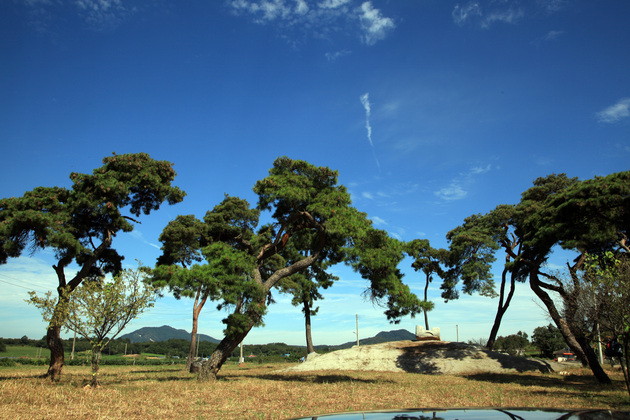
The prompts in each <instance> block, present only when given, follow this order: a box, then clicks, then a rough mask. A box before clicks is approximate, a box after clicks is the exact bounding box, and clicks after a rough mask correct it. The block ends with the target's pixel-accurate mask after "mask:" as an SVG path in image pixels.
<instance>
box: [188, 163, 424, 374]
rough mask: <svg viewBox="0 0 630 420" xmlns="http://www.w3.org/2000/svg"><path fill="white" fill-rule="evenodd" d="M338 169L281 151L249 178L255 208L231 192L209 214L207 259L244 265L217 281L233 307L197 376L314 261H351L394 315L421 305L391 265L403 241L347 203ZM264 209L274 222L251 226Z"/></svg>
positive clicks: (224, 302)
mask: <svg viewBox="0 0 630 420" xmlns="http://www.w3.org/2000/svg"><path fill="white" fill-rule="evenodd" d="M337 176H338V174H337V172H336V171H333V170H331V169H329V168H325V167H317V166H314V165H311V164H310V163H308V162H305V161H300V160H292V159H289V158H287V157H281V158H278V159H276V161H275V162H274V164H273V167H272V168H271V170H270V171H269V175H268V176H267V177H266V178H264V179H262V180H260V181H258V182H256V184H255V185H254V192H255V193H256V194H257V195H258V203H257V206H256V208H254V209H253V208H250V206H249V204H248V203H247V201H246V200H242V199H239V198H237V197H229V196H228V197H226V198H225V199H224V201H223V202H222V203H220V204H219V205H218V206H216V207H215V208H214V210H213V211H212V212H209V213H208V214H206V217H205V218H204V222H205V224H206V225H207V228H208V235H209V237H211V238H212V243H213V244H217V248H214V250H213V251H212V252H211V253H208V252H206V251H204V253H205V259H206V261H207V263H208V264H211V263H212V261H215V260H223V261H226V262H227V261H236V265H235V267H234V268H236V267H237V266H238V267H241V268H242V270H241V272H240V273H237V271H236V270H235V271H234V272H235V273H237V275H235V276H234V277H230V279H226V280H225V281H222V282H221V288H220V296H221V298H220V304H219V307H221V308H228V309H230V311H231V313H230V314H229V315H228V316H227V317H226V318H225V319H224V321H223V322H224V323H225V324H226V329H225V337H224V339H223V340H222V342H221V343H219V345H218V346H217V349H216V350H215V352H214V353H213V354H212V355H211V357H210V359H209V361H208V362H207V363H205V364H204V367H203V369H202V372H201V374H200V379H202V380H203V379H210V378H213V377H215V375H216V373H217V372H218V371H219V369H220V368H221V366H222V364H223V363H224V361H225V360H226V358H227V357H228V356H229V355H230V354H231V352H232V351H233V350H234V348H236V346H238V344H239V343H240V342H241V341H242V339H243V338H244V337H245V336H246V335H247V333H248V332H249V331H250V330H251V328H253V327H254V326H257V325H261V323H262V322H263V317H264V314H265V312H266V310H267V304H268V303H269V302H270V299H271V290H272V289H273V288H276V287H279V285H280V282H281V281H282V280H283V279H287V278H290V277H291V276H294V275H296V274H299V273H304V272H305V271H306V270H308V269H309V268H311V269H312V270H318V269H319V268H318V267H319V266H317V265H316V263H318V262H319V263H320V264H324V265H322V266H321V268H323V267H325V266H327V265H329V264H336V263H340V262H346V263H348V264H350V265H351V266H352V267H353V268H354V269H355V270H357V271H358V272H359V273H360V274H361V276H362V277H363V278H365V279H368V280H369V282H370V283H369V286H368V288H367V292H368V295H369V296H370V297H372V298H373V299H374V300H377V301H379V302H382V304H383V305H384V306H385V307H386V310H385V313H386V315H387V317H388V319H390V320H391V321H393V322H396V321H398V320H399V319H400V318H401V317H402V316H405V315H414V314H416V313H417V312H419V311H420V310H421V309H422V306H423V304H422V302H421V301H420V300H419V299H418V298H417V297H416V296H415V295H413V294H412V293H411V292H410V290H409V288H408V286H406V285H404V284H403V283H402V274H401V273H400V271H399V270H398V269H397V267H396V266H397V264H398V263H399V262H400V261H401V260H402V255H403V254H402V251H403V247H402V244H401V243H400V242H399V241H397V240H395V239H393V238H390V237H389V236H388V235H387V234H386V233H385V232H384V231H379V230H377V229H374V228H373V227H372V224H371V222H370V221H369V219H367V217H366V215H365V214H364V213H361V212H359V211H357V210H356V209H355V208H354V207H352V206H351V201H350V194H348V192H347V190H346V188H345V187H344V186H342V185H338V184H337ZM261 211H265V212H269V213H270V215H271V219H272V222H271V223H269V224H266V225H263V226H262V227H260V228H259V229H258V230H257V231H256V230H255V229H256V228H257V224H258V218H259V214H260V212H261ZM219 244H222V245H221V246H223V248H218V245H219ZM211 246H212V245H211ZM228 253H231V254H230V255H228ZM311 280H312V279H311Z"/></svg>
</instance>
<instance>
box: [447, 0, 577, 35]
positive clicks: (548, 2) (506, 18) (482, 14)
mask: <svg viewBox="0 0 630 420" xmlns="http://www.w3.org/2000/svg"><path fill="white" fill-rule="evenodd" d="M566 4H567V2H566V1H565V0H537V1H536V2H534V3H532V2H523V1H521V0H499V1H498V0H471V1H468V2H467V3H458V4H456V5H455V7H454V8H453V11H452V13H451V15H452V18H453V22H455V23H456V24H457V25H459V26H464V25H473V26H478V27H481V28H484V29H488V28H490V27H491V26H493V25H494V24H497V23H507V24H512V25H514V24H517V23H519V22H520V21H521V20H523V19H524V18H525V17H526V16H528V15H529V16H534V15H540V13H541V10H542V13H544V14H547V15H549V14H551V13H555V12H557V11H559V10H561V9H563V8H564V7H565V5H566ZM526 9H528V10H526Z"/></svg>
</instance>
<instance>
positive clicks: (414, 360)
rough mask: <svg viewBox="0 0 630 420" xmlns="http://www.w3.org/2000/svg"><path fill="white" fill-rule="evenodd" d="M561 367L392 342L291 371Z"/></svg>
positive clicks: (454, 347) (444, 344)
mask: <svg viewBox="0 0 630 420" xmlns="http://www.w3.org/2000/svg"><path fill="white" fill-rule="evenodd" d="M562 369H563V368H562V365H560V364H558V363H554V362H544V361H542V360H538V359H528V358H525V357H516V356H509V355H507V354H503V353H498V352H493V351H488V350H484V349H483V348H482V347H479V346H475V345H472V344H464V343H453V342H449V341H409V340H406V341H394V342H389V343H382V344H374V345H370V346H360V347H356V346H355V347H352V348H350V349H345V350H339V351H335V352H332V353H327V354H322V355H316V354H310V355H309V356H308V358H307V360H306V361H305V362H304V363H301V364H299V365H297V366H294V367H292V368H289V369H287V370H291V371H312V370H371V371H387V372H415V373H424V374H463V373H475V372H493V373H500V372H526V371H538V372H553V371H559V370H562Z"/></svg>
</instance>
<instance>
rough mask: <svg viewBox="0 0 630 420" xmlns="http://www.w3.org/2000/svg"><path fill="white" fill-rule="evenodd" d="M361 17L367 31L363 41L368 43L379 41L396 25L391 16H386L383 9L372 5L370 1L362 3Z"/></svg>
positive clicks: (372, 43)
mask: <svg viewBox="0 0 630 420" xmlns="http://www.w3.org/2000/svg"><path fill="white" fill-rule="evenodd" d="M360 19H361V25H362V27H363V30H364V32H365V33H364V35H363V41H364V42H365V43H366V44H367V45H374V44H375V43H376V42H377V41H380V40H382V39H385V37H386V36H387V34H388V32H389V31H391V30H393V29H394V28H395V27H396V25H394V21H393V20H392V19H391V18H388V17H384V16H383V15H382V14H381V11H380V10H378V9H375V8H374V7H372V3H371V2H369V1H366V2H365V3H363V4H362V5H361V15H360Z"/></svg>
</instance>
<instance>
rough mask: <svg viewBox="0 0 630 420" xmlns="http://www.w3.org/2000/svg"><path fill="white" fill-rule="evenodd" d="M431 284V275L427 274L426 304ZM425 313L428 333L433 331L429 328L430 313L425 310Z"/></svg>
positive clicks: (425, 325)
mask: <svg viewBox="0 0 630 420" xmlns="http://www.w3.org/2000/svg"><path fill="white" fill-rule="evenodd" d="M429 283H431V275H429V274H427V281H426V283H425V285H424V301H425V302H426V301H427V300H429ZM423 312H424V328H425V329H426V330H427V331H429V330H431V328H429V313H428V311H427V310H426V309H424V310H423Z"/></svg>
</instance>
